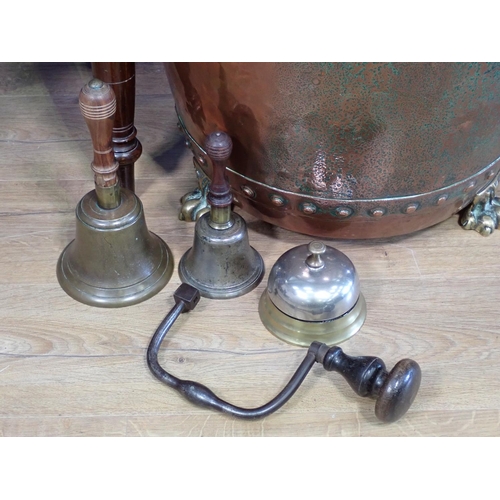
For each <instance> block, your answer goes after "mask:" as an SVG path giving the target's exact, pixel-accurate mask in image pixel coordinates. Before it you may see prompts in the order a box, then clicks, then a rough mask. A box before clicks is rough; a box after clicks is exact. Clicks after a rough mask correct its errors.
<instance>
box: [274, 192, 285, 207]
mask: <svg viewBox="0 0 500 500" xmlns="http://www.w3.org/2000/svg"><path fill="white" fill-rule="evenodd" d="M271 203H272V204H273V205H276V206H277V207H282V206H283V205H284V204H285V198H283V197H282V196H278V195H277V194H273V195H272V196H271Z"/></svg>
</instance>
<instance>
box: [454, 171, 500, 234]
mask: <svg viewBox="0 0 500 500" xmlns="http://www.w3.org/2000/svg"><path fill="white" fill-rule="evenodd" d="M499 179H500V174H498V175H497V176H496V178H495V179H494V180H493V182H492V183H491V184H488V186H487V187H486V188H485V189H483V190H482V191H481V192H479V193H478V194H477V195H476V196H475V197H474V201H473V202H472V204H471V205H470V206H469V207H468V208H467V209H466V210H465V212H464V213H463V215H462V217H461V219H460V224H461V226H462V227H463V228H464V229H473V230H474V231H477V232H478V233H479V234H481V235H483V236H489V235H490V234H491V233H492V232H493V231H494V230H495V229H498V225H499V222H500V198H498V197H497V196H495V191H496V188H497V187H498V182H499Z"/></svg>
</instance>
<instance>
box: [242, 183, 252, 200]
mask: <svg viewBox="0 0 500 500" xmlns="http://www.w3.org/2000/svg"><path fill="white" fill-rule="evenodd" d="M241 190H242V191H243V192H244V193H245V194H246V195H247V196H248V197H249V198H255V191H254V190H253V189H252V188H251V187H249V186H241Z"/></svg>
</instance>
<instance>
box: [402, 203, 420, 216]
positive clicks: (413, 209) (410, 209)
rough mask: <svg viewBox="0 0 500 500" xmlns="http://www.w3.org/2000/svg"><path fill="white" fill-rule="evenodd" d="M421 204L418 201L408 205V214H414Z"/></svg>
mask: <svg viewBox="0 0 500 500" xmlns="http://www.w3.org/2000/svg"><path fill="white" fill-rule="evenodd" d="M418 207H419V204H418V203H410V204H409V205H407V206H406V208H405V212H406V213H407V214H412V213H413V212H416V211H417V210H418Z"/></svg>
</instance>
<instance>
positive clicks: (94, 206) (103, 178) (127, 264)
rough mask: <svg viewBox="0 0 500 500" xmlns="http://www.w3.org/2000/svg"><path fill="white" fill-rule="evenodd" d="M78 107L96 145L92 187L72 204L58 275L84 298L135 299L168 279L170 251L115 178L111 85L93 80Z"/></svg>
mask: <svg viewBox="0 0 500 500" xmlns="http://www.w3.org/2000/svg"><path fill="white" fill-rule="evenodd" d="M80 109H81V112H82V114H83V116H84V118H85V121H86V123H87V126H88V128H89V131H90V135H91V137H92V143H93V147H94V160H93V162H92V170H93V171H94V174H95V175H94V180H95V190H93V191H91V192H89V193H87V194H86V195H85V196H84V197H83V198H82V199H81V200H80V202H79V203H78V205H77V207H76V237H75V239H74V240H73V241H72V242H71V243H70V244H69V245H68V246H67V247H66V248H65V249H64V250H63V252H62V254H61V256H60V257H59V261H58V263H57V278H58V280H59V284H60V285H61V287H62V288H63V290H64V291H65V292H66V293H67V294H68V295H70V296H71V297H73V298H74V299H76V300H78V301H80V302H83V303H84V304H88V305H91V306H98V307H122V306H128V305H132V304H136V303H138V302H142V301H143V300H146V299H148V298H149V297H151V296H153V295H155V294H156V293H158V292H159V291H160V290H161V289H162V288H163V287H164V286H165V285H166V284H167V282H168V281H169V279H170V277H171V276H172V271H173V257H172V254H171V252H170V249H169V248H168V246H167V245H166V243H165V242H164V241H163V240H162V239H161V238H159V237H158V236H156V235H155V234H153V233H151V232H150V231H149V230H148V228H147V226H146V220H145V218H144V210H143V206H142V203H141V201H140V199H139V198H138V197H137V196H136V195H135V194H134V193H133V192H131V191H129V190H128V189H125V188H120V186H119V184H118V177H117V169H118V162H116V161H115V158H114V153H113V148H112V132H113V121H114V115H115V111H116V99H115V96H114V93H113V90H112V89H111V87H110V86H109V85H107V84H106V83H103V82H101V81H100V80H97V79H93V80H91V81H90V82H89V83H88V84H87V85H85V86H84V87H83V89H82V90H81V92H80Z"/></svg>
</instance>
